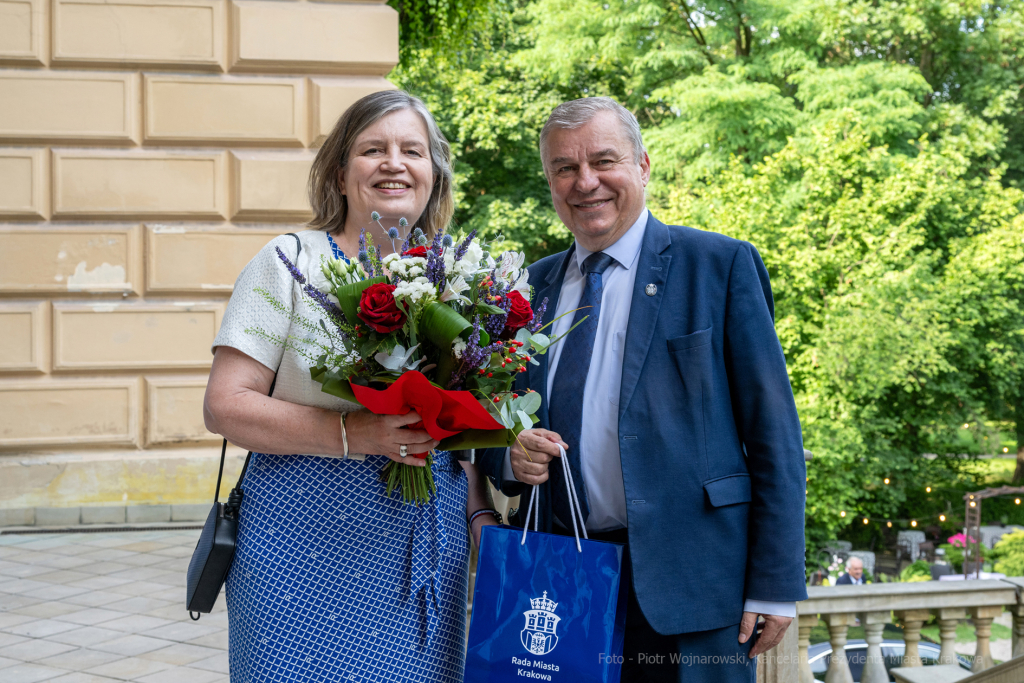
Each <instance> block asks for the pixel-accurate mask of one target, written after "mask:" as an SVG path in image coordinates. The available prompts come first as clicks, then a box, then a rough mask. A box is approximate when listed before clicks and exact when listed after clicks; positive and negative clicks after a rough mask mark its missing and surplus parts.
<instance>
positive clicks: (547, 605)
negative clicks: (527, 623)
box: [530, 591, 558, 612]
mask: <svg viewBox="0 0 1024 683" xmlns="http://www.w3.org/2000/svg"><path fill="white" fill-rule="evenodd" d="M530 607H532V608H533V609H535V610H539V611H542V612H554V611H555V608H556V607H558V603H557V602H555V601H554V600H552V599H550V598H549V597H548V592H547V591H544V595H542V596H541V597H539V598H534V599H532V600H530Z"/></svg>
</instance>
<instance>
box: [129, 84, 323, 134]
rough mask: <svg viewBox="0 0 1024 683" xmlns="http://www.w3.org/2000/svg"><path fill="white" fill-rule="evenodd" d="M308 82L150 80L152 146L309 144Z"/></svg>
mask: <svg viewBox="0 0 1024 683" xmlns="http://www.w3.org/2000/svg"><path fill="white" fill-rule="evenodd" d="M306 104H307V96H306V80H305V79H304V78H251V77H248V78H247V77H238V76H205V77H204V76H147V77H146V123H145V140H146V142H147V143H152V144H182V143H193V144H259V145H282V146H290V147H302V146H304V145H305V144H306V137H307V127H308V126H307V122H308V118H309V117H308V116H307V115H306Z"/></svg>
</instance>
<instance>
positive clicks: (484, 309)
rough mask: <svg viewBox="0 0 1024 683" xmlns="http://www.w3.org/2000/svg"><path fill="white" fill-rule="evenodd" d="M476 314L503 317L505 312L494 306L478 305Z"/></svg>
mask: <svg viewBox="0 0 1024 683" xmlns="http://www.w3.org/2000/svg"><path fill="white" fill-rule="evenodd" d="M476 311H477V313H487V314H489V315H504V314H505V311H504V310H503V309H501V308H498V307H497V306H495V305H494V304H485V303H479V304H477V305H476Z"/></svg>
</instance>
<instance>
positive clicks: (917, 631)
mask: <svg viewBox="0 0 1024 683" xmlns="http://www.w3.org/2000/svg"><path fill="white" fill-rule="evenodd" d="M929 617H931V612H929V611H928V610H926V609H907V610H902V611H899V612H896V618H897V619H899V620H900V621H901V622H902V623H903V642H904V644H905V647H906V649H905V650H904V652H903V663H902V664H900V666H921V654H920V652H919V651H918V648H917V644H918V643H919V642H921V627H922V626H924V625H925V623H926V622H927V621H928V619H929Z"/></svg>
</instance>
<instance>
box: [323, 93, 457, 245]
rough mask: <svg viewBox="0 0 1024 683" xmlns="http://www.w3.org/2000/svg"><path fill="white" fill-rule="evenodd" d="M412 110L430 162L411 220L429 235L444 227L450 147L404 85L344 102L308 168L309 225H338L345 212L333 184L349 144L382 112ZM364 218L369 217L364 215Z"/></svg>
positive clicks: (449, 208) (448, 211)
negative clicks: (421, 200) (428, 184)
mask: <svg viewBox="0 0 1024 683" xmlns="http://www.w3.org/2000/svg"><path fill="white" fill-rule="evenodd" d="M403 109H412V110H413V111H414V112H416V113H417V114H419V115H420V116H421V117H422V118H423V122H424V123H425V124H426V125H427V137H428V138H429V140H428V141H429V143H430V163H431V166H432V167H433V172H434V187H433V188H432V190H431V192H430V199H429V200H428V201H427V206H426V208H425V209H424V210H423V213H422V214H421V215H420V216H418V217H417V218H416V220H415V221H414V222H413V225H414V226H415V227H418V228H420V229H421V230H423V232H425V233H426V234H427V235H428V236H429V237H433V236H434V234H435V233H436V232H438V231H440V230H443V229H444V228H447V227H448V223H449V222H450V221H451V219H452V214H453V213H455V198H454V197H453V196H452V163H451V148H450V147H449V146H448V140H447V139H445V137H444V134H443V133H442V132H441V129H440V128H438V127H437V122H436V121H434V117H433V116H431V115H430V111H428V110H427V107H426V105H425V104H423V101H422V100H420V99H419V98H418V97H414V96H412V95H410V94H409V93H407V92H405V91H404V90H385V91H383V92H376V93H373V94H372V95H367V96H366V97H363V98H362V99H360V100H358V101H357V102H356V103H355V104H353V105H352V106H351V107H349V108H348V109H347V110H346V111H345V113H344V114H342V115H341V118H340V119H338V122H337V123H336V124H335V125H334V130H332V131H331V134H330V135H329V136H328V137H327V140H326V141H325V142H324V144H323V146H322V147H321V148H320V151H319V152H317V155H316V159H315V160H314V161H313V168H312V169H310V171H309V203H310V205H311V206H312V207H313V220H311V221H310V222H309V227H311V228H313V229H315V230H326V231H331V230H335V229H344V227H345V219H346V218H347V217H348V199H347V198H346V197H345V195H343V194H342V193H341V188H339V187H338V171H339V169H343V168H345V164H347V163H348V158H349V154H350V153H351V151H352V145H353V144H355V141H356V138H357V137H359V134H360V133H362V132H363V131H364V130H366V129H367V128H368V127H369V126H371V125H372V124H374V123H375V122H377V121H379V120H380V119H382V118H384V117H385V116H387V115H388V114H391V113H393V112H396V111H401V110H403ZM366 220H367V222H369V220H370V217H369V216H367V217H366Z"/></svg>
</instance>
